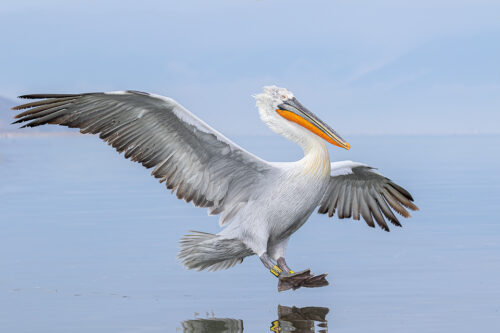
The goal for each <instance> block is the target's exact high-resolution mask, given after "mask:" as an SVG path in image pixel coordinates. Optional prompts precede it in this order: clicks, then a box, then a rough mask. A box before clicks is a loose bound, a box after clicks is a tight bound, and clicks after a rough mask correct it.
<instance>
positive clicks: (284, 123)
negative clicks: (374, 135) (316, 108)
mask: <svg viewBox="0 0 500 333" xmlns="http://www.w3.org/2000/svg"><path fill="white" fill-rule="evenodd" d="M255 99H256V100H257V108H258V109H259V114H260V118H261V119H262V121H263V122H264V123H266V124H267V125H268V126H269V127H270V128H271V129H272V130H273V131H274V132H276V133H278V134H280V135H283V136H284V137H286V138H288V139H290V140H292V141H295V142H297V143H299V144H301V145H303V144H306V143H307V141H309V140H311V139H314V140H316V139H317V138H318V137H319V138H322V139H324V140H326V141H327V142H329V143H331V144H333V145H335V146H338V147H341V148H345V149H350V148H351V146H350V145H349V144H348V143H347V142H346V141H345V140H344V139H342V137H341V136H340V135H339V134H338V133H337V132H335V131H334V130H333V129H332V128H331V127H330V126H328V125H327V124H325V123H324V122H323V121H322V120H321V119H319V118H318V117H317V116H316V115H315V114H314V113H312V112H311V111H309V110H308V109H307V108H306V107H305V106H303V105H302V104H301V103H300V102H299V101H298V100H297V99H296V98H295V96H294V95H293V93H292V92H291V91H289V90H287V89H285V88H279V87H276V86H268V87H264V92H263V93H260V94H258V95H256V96H255Z"/></svg>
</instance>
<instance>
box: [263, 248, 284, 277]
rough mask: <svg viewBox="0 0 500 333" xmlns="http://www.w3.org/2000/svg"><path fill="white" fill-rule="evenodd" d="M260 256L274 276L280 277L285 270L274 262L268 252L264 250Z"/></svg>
mask: <svg viewBox="0 0 500 333" xmlns="http://www.w3.org/2000/svg"><path fill="white" fill-rule="evenodd" d="M259 258H260V261H262V263H263V264H264V266H266V268H267V269H269V271H270V272H271V273H272V274H273V275H274V276H276V277H279V276H280V275H281V274H282V273H283V270H282V269H281V268H280V267H279V266H278V265H276V264H275V263H274V262H273V260H272V259H271V257H270V256H269V255H268V254H267V252H264V253H263V254H262V255H261V256H260V257H259Z"/></svg>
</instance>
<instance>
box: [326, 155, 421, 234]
mask: <svg viewBox="0 0 500 333" xmlns="http://www.w3.org/2000/svg"><path fill="white" fill-rule="evenodd" d="M331 166H332V171H331V177H330V184H329V185H328V188H327V190H326V192H325V195H324V196H323V199H321V203H320V208H319V210H318V213H321V214H326V213H328V216H330V217H331V216H333V215H334V214H335V210H337V216H338V217H339V219H343V218H349V217H351V216H352V218H353V219H355V220H359V219H360V215H361V216H362V217H363V219H364V220H365V221H366V223H367V224H368V225H369V226H370V227H375V223H374V222H373V218H374V219H375V221H376V222H377V224H378V225H379V226H380V227H381V228H382V229H384V230H385V231H389V227H388V226H387V223H386V222H385V219H384V215H385V217H386V218H387V219H388V220H389V221H391V222H392V223H393V224H394V225H397V226H401V224H400V223H399V221H398V219H397V218H396V216H395V215H394V213H393V212H392V210H391V208H392V209H394V210H395V211H396V212H398V213H399V214H401V215H402V216H404V217H410V214H409V213H408V211H407V210H406V209H405V208H404V207H407V208H409V209H411V210H418V207H417V206H415V205H414V204H413V202H412V201H413V198H412V196H411V195H410V193H408V191H406V190H405V189H404V188H402V187H401V186H399V185H397V184H395V183H393V182H392V181H391V180H390V179H388V178H386V177H384V176H382V175H380V174H379V173H377V172H375V171H374V169H373V168H372V167H369V166H367V165H365V164H362V163H356V162H352V161H343V162H335V163H332V165H331ZM403 206H404V207H403Z"/></svg>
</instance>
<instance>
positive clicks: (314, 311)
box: [182, 305, 329, 333]
mask: <svg viewBox="0 0 500 333" xmlns="http://www.w3.org/2000/svg"><path fill="white" fill-rule="evenodd" d="M328 312H329V309H328V308H322V307H315V306H309V307H304V308H297V307H295V306H292V307H289V306H282V305H278V319H276V320H274V321H273V322H271V323H270V326H268V327H269V331H270V332H276V333H277V332H295V333H314V332H318V333H320V332H321V333H323V332H328V326H327V321H326V315H327V314H328ZM182 328H183V332H184V333H242V332H243V320H241V319H232V318H208V319H192V320H186V321H183V322H182Z"/></svg>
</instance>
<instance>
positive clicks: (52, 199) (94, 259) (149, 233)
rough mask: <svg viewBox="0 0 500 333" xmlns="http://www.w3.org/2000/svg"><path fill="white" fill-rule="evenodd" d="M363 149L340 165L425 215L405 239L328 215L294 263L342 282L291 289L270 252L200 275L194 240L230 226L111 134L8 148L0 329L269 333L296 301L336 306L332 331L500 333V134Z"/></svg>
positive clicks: (371, 141) (257, 147)
mask: <svg viewBox="0 0 500 333" xmlns="http://www.w3.org/2000/svg"><path fill="white" fill-rule="evenodd" d="M235 140H236V141H237V142H238V143H239V144H240V145H242V146H243V147H245V148H247V149H249V150H250V151H252V152H254V153H255V154H258V155H259V156H262V157H263V158H265V159H267V160H274V161H286V160H294V159H298V158H300V151H299V149H298V148H297V147H295V146H294V145H293V144H291V143H288V142H286V140H284V139H282V138H279V137H242V138H235ZM349 142H350V143H351V145H352V147H353V148H352V149H351V151H349V152H347V151H343V150H341V149H335V148H333V149H331V155H332V159H334V160H340V159H351V160H355V161H362V162H366V163H368V164H370V165H373V166H375V167H378V168H379V171H380V172H382V173H383V174H384V175H386V176H388V177H390V178H392V179H393V180H394V181H396V182H397V183H399V184H401V185H403V186H404V187H406V188H407V189H408V190H410V191H411V193H412V194H413V195H414V197H415V199H416V203H417V205H418V206H419V207H420V209H421V210H420V211H419V212H415V213H414V214H413V215H414V216H413V217H412V218H411V219H409V220H407V221H405V223H404V227H403V228H396V227H393V228H392V231H391V232H390V233H386V232H383V231H381V230H380V229H371V228H369V227H368V226H366V224H364V222H359V221H350V220H342V221H339V220H337V219H336V218H334V219H329V218H328V217H326V216H324V215H317V214H314V215H313V216H312V217H311V219H310V220H309V222H308V223H307V224H306V225H305V226H304V227H303V228H302V229H300V230H299V231H298V232H297V233H296V234H295V235H294V236H293V237H292V239H291V241H290V244H289V250H288V254H287V257H288V260H289V262H290V264H291V266H293V268H295V269H296V270H301V269H304V268H307V267H310V268H311V269H312V271H313V272H315V273H323V272H329V276H328V277H329V281H330V286H328V287H325V288H319V289H300V290H297V291H296V292H284V293H280V294H278V293H277V291H276V286H277V284H276V281H275V280H274V279H273V277H272V276H271V275H270V274H269V273H268V272H266V270H265V269H264V268H263V266H262V264H261V263H260V261H259V260H258V258H256V257H251V258H247V259H246V260H245V262H244V263H243V264H241V265H237V266H236V267H234V268H232V269H230V270H227V271H221V272H215V273H212V272H201V273H199V272H193V271H187V270H184V269H183V268H182V267H181V265H180V264H179V263H178V262H177V260H176V258H175V257H176V254H177V251H178V244H177V242H178V239H179V238H180V237H182V235H184V234H185V233H187V232H188V231H189V230H200V231H206V232H214V233H215V232H218V230H219V227H218V224H217V217H211V216H207V213H206V211H205V210H203V209H199V208H194V207H192V206H191V205H190V204H186V203H184V202H183V201H179V200H177V199H176V198H175V197H174V196H172V195H171V194H170V193H169V191H167V190H166V189H165V188H164V186H163V185H160V184H158V183H157V181H156V180H155V179H154V178H152V177H150V176H149V171H147V170H145V169H143V168H142V167H141V166H140V165H137V164H134V163H131V162H130V161H127V160H125V159H123V157H121V156H119V155H118V154H117V153H116V152H114V151H113V150H112V148H110V147H108V146H106V145H105V144H103V143H102V142H100V141H99V140H98V139H97V138H95V137H92V136H68V137H41V138H40V137H37V138H35V137H19V138H1V139H0V310H1V311H0V331H2V332H107V333H112V332H176V331H179V332H182V331H185V332H189V328H186V325H187V324H186V323H194V322H195V321H198V322H203V321H205V322H207V320H208V321H212V322H213V321H214V320H215V319H221V318H222V319H228V320H231V322H233V323H240V322H241V325H242V327H243V329H244V331H245V332H266V331H270V330H271V327H272V326H273V325H274V324H273V323H274V322H275V321H276V320H280V318H281V317H280V314H279V310H278V307H279V306H280V305H281V306H282V307H288V308H290V309H293V308H294V307H295V308H296V309H304V308H311V307H312V308H323V309H326V310H327V314H326V315H325V316H326V317H325V320H326V322H327V323H324V325H323V326H320V324H322V323H323V322H322V321H314V323H313V324H314V326H315V327H316V331H318V332H319V331H320V330H321V329H325V328H324V326H327V327H328V329H329V330H330V331H331V332H357V333H359V332H363V331H370V332H396V331H400V332H451V331H455V332H469V331H472V330H480V331H484V332H496V331H497V330H498V328H499V327H500V279H499V278H498V277H499V276H500V218H499V216H500V206H499V202H500V173H499V172H498V170H500V158H499V156H500V137H499V136H434V137H418V136H407V137H403V136H372V137H368V136H366V137H363V136H357V137H352V138H349ZM285 321H286V320H285ZM209 324H210V323H209ZM193 325H194V324H193ZM228 325H229V324H228ZM226 328H227V327H226ZM216 332H218V331H216ZM221 332H222V331H221ZM236 332H237V331H236Z"/></svg>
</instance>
